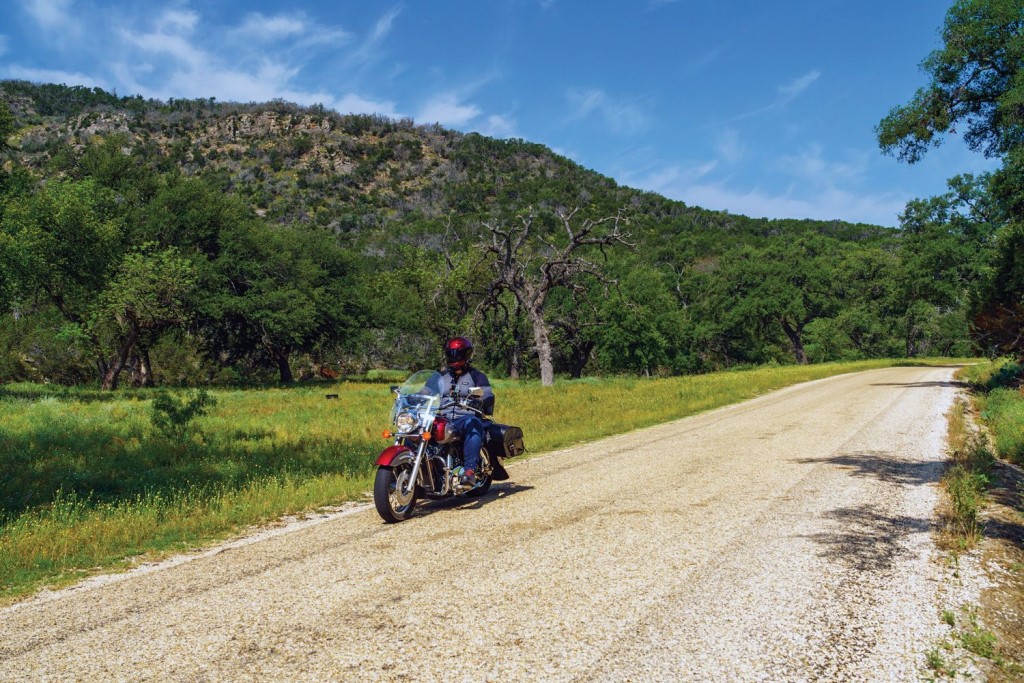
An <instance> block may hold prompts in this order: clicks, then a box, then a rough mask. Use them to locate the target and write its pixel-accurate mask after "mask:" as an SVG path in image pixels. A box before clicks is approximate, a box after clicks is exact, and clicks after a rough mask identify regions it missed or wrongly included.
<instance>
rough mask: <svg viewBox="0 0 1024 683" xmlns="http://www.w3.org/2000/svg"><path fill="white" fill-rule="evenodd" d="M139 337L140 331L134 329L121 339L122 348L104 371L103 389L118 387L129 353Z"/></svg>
mask: <svg viewBox="0 0 1024 683" xmlns="http://www.w3.org/2000/svg"><path fill="white" fill-rule="evenodd" d="M138 338H139V334H138V332H136V331H132V332H131V333H129V334H128V336H127V337H124V338H123V339H121V348H120V349H119V350H118V352H117V357H116V358H115V359H114V362H113V363H111V364H110V365H107V371H106V372H105V373H103V382H102V384H101V385H100V387H101V388H102V389H110V390H113V389H116V388H117V382H118V379H119V378H120V377H121V371H122V370H124V366H125V364H126V363H127V362H128V354H130V353H131V352H132V347H133V346H135V341H136V340H137V339H138Z"/></svg>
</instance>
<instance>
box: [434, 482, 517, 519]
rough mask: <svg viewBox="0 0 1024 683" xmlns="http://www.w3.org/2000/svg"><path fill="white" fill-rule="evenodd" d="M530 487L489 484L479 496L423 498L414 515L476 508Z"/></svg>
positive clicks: (514, 484) (511, 484)
mask: <svg viewBox="0 0 1024 683" xmlns="http://www.w3.org/2000/svg"><path fill="white" fill-rule="evenodd" d="M531 489H533V487H532V486H525V485H523V484H516V483H509V484H494V485H492V486H491V490H490V491H488V492H487V493H485V494H484V495H482V496H480V497H479V498H467V497H466V496H458V497H456V498H444V499H442V500H424V501H423V502H422V503H421V504H419V506H418V507H417V509H416V512H415V515H416V516H417V517H423V516H426V515H430V514H433V513H435V512H439V511H441V510H453V509H458V510H478V509H480V508H481V507H483V506H484V505H486V504H487V503H490V502H492V501H495V500H499V499H501V498H508V497H509V496H514V495H516V494H517V493H522V492H523V491H530V490H531Z"/></svg>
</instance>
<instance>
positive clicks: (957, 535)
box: [942, 399, 994, 549]
mask: <svg viewBox="0 0 1024 683" xmlns="http://www.w3.org/2000/svg"><path fill="white" fill-rule="evenodd" d="M968 410H969V406H968V404H967V402H966V401H964V400H962V399H957V401H956V403H954V405H953V409H952V411H951V412H950V415H949V423H948V425H949V426H948V430H949V431H948V437H947V441H948V444H949V455H950V461H951V465H950V467H949V468H948V469H947V470H946V472H945V474H944V475H943V477H942V482H943V485H944V488H945V493H946V495H945V498H946V501H945V505H944V506H943V510H942V516H943V517H944V518H945V526H946V531H947V533H948V534H949V538H950V539H951V541H952V543H950V545H954V546H956V547H958V548H960V549H966V548H970V547H973V546H974V544H976V543H977V542H978V540H979V539H980V538H981V525H980V523H979V521H978V515H979V513H980V511H981V508H982V506H983V505H984V500H985V491H986V489H987V488H988V484H989V479H990V477H991V472H992V465H993V463H994V457H993V455H992V452H991V450H990V449H989V447H988V443H987V441H986V439H985V437H984V435H983V434H981V433H980V432H978V431H976V430H974V429H973V428H972V427H971V424H970V421H969V419H968Z"/></svg>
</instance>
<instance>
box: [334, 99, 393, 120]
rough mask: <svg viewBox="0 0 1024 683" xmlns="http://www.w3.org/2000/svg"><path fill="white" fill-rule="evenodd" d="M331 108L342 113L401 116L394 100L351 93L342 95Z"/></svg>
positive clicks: (389, 116)
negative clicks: (367, 97)
mask: <svg viewBox="0 0 1024 683" xmlns="http://www.w3.org/2000/svg"><path fill="white" fill-rule="evenodd" d="M324 104H325V105H326V106H331V105H329V104H328V102H327V101H324ZM332 108H333V109H336V110H337V111H338V112H339V113H342V114H380V115H382V116H387V117H388V118H392V119H398V118H402V116H401V115H400V114H398V113H397V112H396V111H395V103H394V102H375V101H373V100H368V99H366V98H364V97H360V96H359V95H355V94H352V93H349V94H348V95H345V96H344V97H342V98H341V99H340V100H338V101H337V102H336V103H334V104H333V106H332Z"/></svg>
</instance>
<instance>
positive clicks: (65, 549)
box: [0, 361, 893, 599]
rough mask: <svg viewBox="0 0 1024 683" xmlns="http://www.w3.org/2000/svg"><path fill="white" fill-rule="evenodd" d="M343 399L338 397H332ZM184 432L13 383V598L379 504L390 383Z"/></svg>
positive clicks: (822, 370) (559, 440)
mask: <svg viewBox="0 0 1024 683" xmlns="http://www.w3.org/2000/svg"><path fill="white" fill-rule="evenodd" d="M892 364H893V363H892V362H891V361H864V362H857V363H845V364H834V363H833V364H823V365H813V366H784V367H765V368H759V369H754V370H745V371H737V372H726V373H718V374H713V375H699V376H688V377H675V378H666V379H635V378H612V379H585V380H577V381H560V382H557V383H556V385H555V386H554V387H541V386H540V385H539V384H538V383H536V382H513V381H500V380H499V381H496V382H495V392H496V394H497V396H498V403H497V412H496V418H497V419H498V420H500V421H503V422H509V423H513V424H517V425H519V426H521V427H523V429H524V431H525V433H526V444H527V447H528V448H529V449H530V451H531V452H533V453H539V452H544V451H550V450H552V449H557V448H561V447H565V446H569V445H572V444H575V443H582V442H585V441H590V440H593V439H597V438H600V437H603V436H609V435H612V434H618V433H622V432H626V431H630V430H633V429H637V428H640V427H645V426H649V425H653V424H657V423H661V422H665V421H668V420H672V419H676V418H680V417H685V416H687V415H692V414H694V413H697V412H701V411H704V410H708V409H711V408H716V407H719V406H722V405H726V404H729V403H734V402H737V401H740V400H743V399H747V398H751V397H753V396H757V395H759V394H763V393H766V392H769V391H772V390H775V389H778V388H781V387H784V386H787V385H791V384H795V383H799V382H804V381H808V380H813V379H819V378H822V377H827V376H830V375H835V374H840V373H844V372H851V371H856V370H864V369H869V368H877V367H885V366H889V365H892ZM328 393H330V394H337V395H338V398H337V399H336V400H327V399H325V394H328ZM211 394H212V395H213V397H214V398H215V401H216V402H215V404H214V407H212V408H211V409H210V411H209V414H208V415H205V416H201V417H198V418H197V419H196V420H195V421H194V424H193V425H192V426H191V428H190V429H189V430H188V431H187V432H182V438H180V439H173V438H169V437H168V433H167V432H166V430H160V429H158V428H157V427H155V426H154V425H153V423H152V420H151V418H150V415H151V410H150V407H151V403H152V400H153V398H154V397H155V396H156V394H155V393H153V392H146V391H138V390H134V391H127V392H118V393H104V392H96V391H86V390H79V391H76V390H66V389H52V388H49V387H41V386H36V385H7V386H5V387H2V388H0V475H2V476H0V522H2V523H0V598H4V597H6V598H7V599H10V598H12V597H14V596H18V595H22V594H24V593H26V592H29V591H31V590H33V589H35V588H36V587H38V586H40V585H59V584H61V583H65V582H67V581H71V580H74V579H76V578H78V577H80V576H82V575H83V574H85V573H88V572H91V571H95V569H96V568H98V567H116V566H119V565H123V564H126V563H128V562H130V560H129V559H128V558H131V557H133V556H137V555H140V554H148V555H149V556H150V557H156V556H159V555H160V554H162V553H169V552H174V551H178V550H180V549H182V548H186V547H194V546H196V545H200V544H202V543H205V542H208V541H210V540H213V539H217V538H223V537H225V536H227V535H230V534H231V533H235V532H237V531H238V530H239V529H241V528H244V527H246V526H247V525H251V524H257V523H260V522H263V521H266V520H269V519H273V518H276V517H279V516H281V515H284V514H289V513H295V512H299V511H303V510H309V509H313V508H317V507H323V506H326V505H331V504H336V503H339V502H341V501H345V500H353V499H358V498H361V497H363V496H365V495H366V492H367V491H369V489H370V485H371V478H372V475H373V470H374V459H375V456H376V455H377V453H378V452H379V451H380V450H381V449H382V448H383V446H385V445H386V442H385V441H384V440H383V439H382V438H381V437H380V431H381V430H382V429H383V428H385V427H387V426H388V425H387V424H386V423H387V419H388V413H389V409H390V405H391V398H392V397H391V395H390V393H389V392H388V390H387V388H386V386H385V385H381V384H379V383H338V384H336V385H317V386H314V387H308V386H307V387H293V388H280V389H276V388H275V389H245V390H242V389H238V390H219V391H213V392H211Z"/></svg>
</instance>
